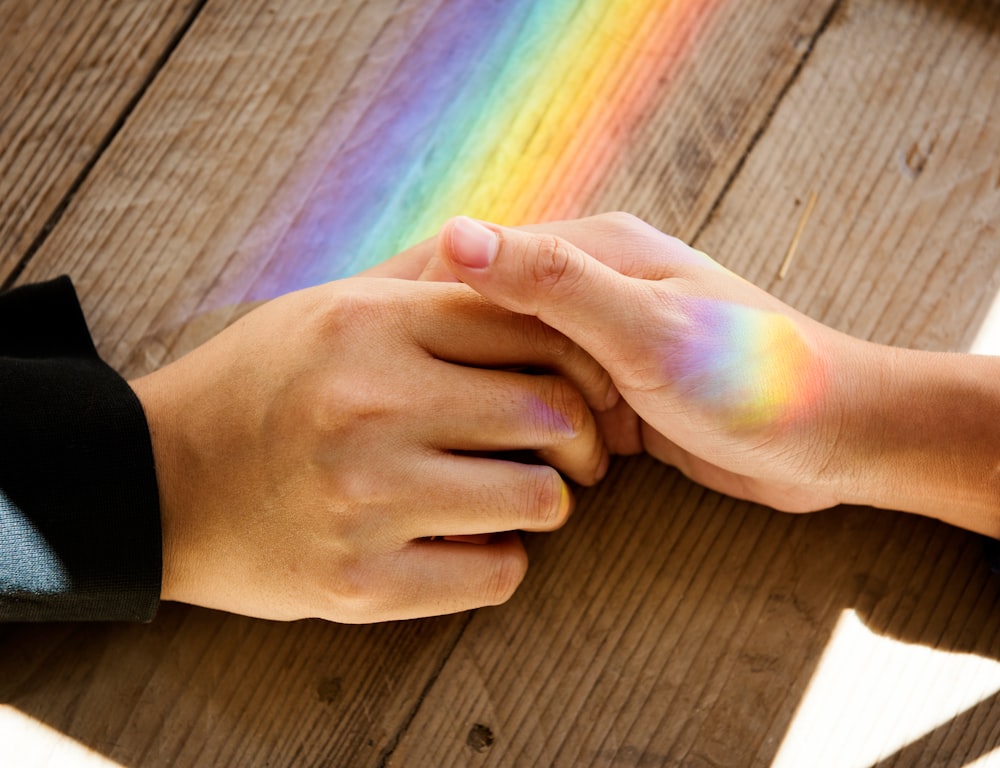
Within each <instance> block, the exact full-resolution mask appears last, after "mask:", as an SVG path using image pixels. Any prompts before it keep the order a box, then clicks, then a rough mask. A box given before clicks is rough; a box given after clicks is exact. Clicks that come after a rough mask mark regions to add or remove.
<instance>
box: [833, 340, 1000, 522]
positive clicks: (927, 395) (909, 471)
mask: <svg viewBox="0 0 1000 768" xmlns="http://www.w3.org/2000/svg"><path fill="white" fill-rule="evenodd" d="M852 356H853V357H854V360H855V364H854V365H853V366H848V367H847V369H846V370H845V371H844V372H843V373H842V375H841V376H840V377H839V381H838V382H837V384H836V386H837V387H838V388H839V389H840V392H839V395H838V399H839V400H840V401H841V403H842V406H841V419H840V422H841V429H840V430H839V434H838V435H837V436H836V442H835V446H834V453H835V456H836V457H837V458H836V464H837V466H838V467H839V476H840V478H841V480H842V487H841V493H840V497H841V499H842V501H844V502H846V503H855V504H865V505H869V506H874V507H880V508H883V509H895V510H900V511H904V512H913V513H917V514H921V515H926V516H928V517H934V518H937V519H940V520H943V521H945V522H948V523H951V524H953V525H957V526H959V527H962V528H967V529H970V530H974V531H978V532H980V533H984V534H986V535H989V536H1000V359H997V358H988V357H980V356H974V355H961V354H949V353H939V352H925V351H919V350H909V349H900V348H894V347H887V346H882V345H878V344H872V343H868V342H860V341H857V342H856V346H855V348H854V350H853V351H852Z"/></svg>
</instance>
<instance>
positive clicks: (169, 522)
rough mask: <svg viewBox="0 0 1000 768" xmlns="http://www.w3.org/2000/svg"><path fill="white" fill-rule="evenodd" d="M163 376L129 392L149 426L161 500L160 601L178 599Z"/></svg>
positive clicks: (172, 471) (135, 384)
mask: <svg viewBox="0 0 1000 768" xmlns="http://www.w3.org/2000/svg"><path fill="white" fill-rule="evenodd" d="M162 379H163V374H162V373H161V372H159V371H157V372H154V373H151V374H148V375H146V376H143V377H142V378H140V379H136V380H134V381H130V382H129V386H131V388H132V391H133V392H135V394H136V397H138V398H139V402H140V403H141V404H142V409H143V412H144V413H145V415H146V421H147V423H148V425H149V435H150V439H151V441H152V446H153V464H154V466H155V469H156V484H157V490H158V493H159V499H160V529H161V533H162V547H163V573H162V579H161V586H160V599H161V600H174V599H177V597H176V595H174V592H175V589H174V582H175V572H176V563H175V561H176V558H175V557H174V550H175V546H174V542H175V539H176V535H175V533H176V532H175V531H174V527H175V523H176V521H175V517H176V515H175V511H176V506H177V504H176V499H175V496H176V493H175V492H174V490H173V489H174V486H175V485H176V483H175V479H176V474H177V473H176V471H175V467H174V462H173V461H172V456H173V451H172V450H171V449H170V447H169V446H170V444H171V442H172V438H171V436H170V430H169V424H170V421H171V420H170V418H169V417H168V416H166V415H165V414H164V410H165V407H166V400H167V398H166V397H165V393H164V391H163V389H164V386H163V382H162Z"/></svg>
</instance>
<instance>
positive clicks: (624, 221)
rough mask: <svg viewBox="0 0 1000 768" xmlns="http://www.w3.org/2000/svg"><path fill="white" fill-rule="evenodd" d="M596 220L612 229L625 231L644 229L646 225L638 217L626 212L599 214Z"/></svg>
mask: <svg viewBox="0 0 1000 768" xmlns="http://www.w3.org/2000/svg"><path fill="white" fill-rule="evenodd" d="M597 218H599V219H601V220H602V221H603V222H604V223H606V224H608V225H610V226H612V227H615V228H617V229H622V230H625V231H631V230H635V229H639V228H640V227H644V226H645V224H646V222H644V221H643V220H642V219H640V218H639V217H638V216H636V215H634V214H631V213H629V212H628V211H609V212H608V213H602V214H600V215H599V216H598V217H597Z"/></svg>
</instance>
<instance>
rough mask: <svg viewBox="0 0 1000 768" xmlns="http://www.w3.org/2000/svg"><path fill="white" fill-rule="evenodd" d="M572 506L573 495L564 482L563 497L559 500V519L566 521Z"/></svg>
mask: <svg viewBox="0 0 1000 768" xmlns="http://www.w3.org/2000/svg"><path fill="white" fill-rule="evenodd" d="M572 506H573V494H571V493H570V492H569V486H568V485H566V483H565V482H564V483H563V484H562V495H561V496H560V498H559V518H560V519H564V518H565V517H567V516H568V515H569V513H570V508H571V507H572Z"/></svg>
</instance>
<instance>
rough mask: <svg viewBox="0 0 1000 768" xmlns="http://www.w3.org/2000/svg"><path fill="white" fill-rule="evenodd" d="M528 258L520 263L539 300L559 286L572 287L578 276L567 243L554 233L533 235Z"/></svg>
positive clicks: (563, 288) (563, 287)
mask: <svg viewBox="0 0 1000 768" xmlns="http://www.w3.org/2000/svg"><path fill="white" fill-rule="evenodd" d="M531 251H532V252H531V253H529V254H528V256H530V258H524V259H522V260H521V263H522V264H523V265H524V268H525V269H526V270H527V274H526V276H525V277H526V278H527V280H528V281H529V282H530V283H531V284H532V285H534V286H535V291H536V293H537V295H538V296H539V299H540V301H544V300H545V298H546V297H547V295H548V294H549V293H551V291H552V290H553V289H554V288H556V287H557V286H559V288H560V289H562V290H565V289H567V288H572V285H573V284H574V283H576V282H577V281H578V279H579V277H580V275H579V271H578V270H577V269H575V268H574V264H575V263H576V262H575V261H574V260H573V258H572V254H571V252H570V246H569V244H568V243H567V242H566V241H565V240H563V239H562V238H561V237H558V236H556V235H534V236H533V238H532V241H531Z"/></svg>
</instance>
